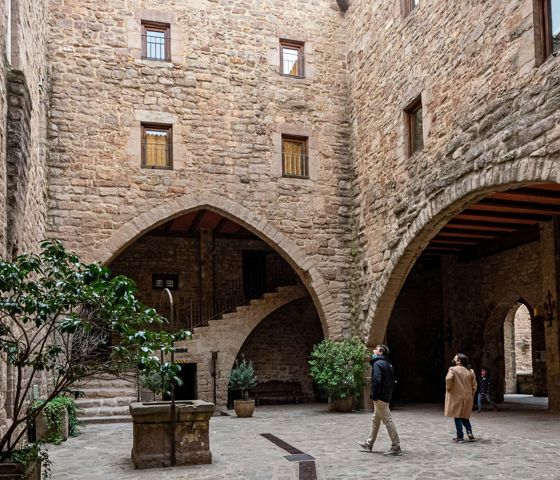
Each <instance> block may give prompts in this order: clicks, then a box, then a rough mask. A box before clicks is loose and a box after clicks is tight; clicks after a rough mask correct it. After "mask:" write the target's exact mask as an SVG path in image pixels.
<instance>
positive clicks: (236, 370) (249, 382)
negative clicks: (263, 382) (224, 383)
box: [229, 359, 257, 400]
mask: <svg viewBox="0 0 560 480" xmlns="http://www.w3.org/2000/svg"><path fill="white" fill-rule="evenodd" d="M256 381H257V377H256V376H255V370H254V369H253V363H252V362H247V360H245V359H243V360H241V362H239V361H238V360H235V367H233V368H232V369H231V372H230V373H229V387H230V388H235V389H238V390H241V395H242V397H243V400H248V399H249V389H250V388H252V387H254V386H255V384H256Z"/></svg>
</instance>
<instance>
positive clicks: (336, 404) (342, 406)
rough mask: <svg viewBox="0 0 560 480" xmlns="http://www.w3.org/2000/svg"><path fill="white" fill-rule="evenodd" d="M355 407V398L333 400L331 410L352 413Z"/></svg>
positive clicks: (330, 405)
mask: <svg viewBox="0 0 560 480" xmlns="http://www.w3.org/2000/svg"><path fill="white" fill-rule="evenodd" d="M353 406H354V397H346V398H335V399H331V402H330V404H329V410H331V411H333V412H342V413H346V412H350V411H352V407H353Z"/></svg>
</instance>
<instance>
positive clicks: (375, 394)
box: [369, 355, 395, 403]
mask: <svg viewBox="0 0 560 480" xmlns="http://www.w3.org/2000/svg"><path fill="white" fill-rule="evenodd" d="M369 363H371V398H372V399H373V400H381V401H383V402H387V403H389V402H390V401H391V396H392V395H393V389H394V388H395V375H394V373H393V366H392V365H391V364H390V363H389V362H388V361H387V360H386V359H385V357H384V356H383V355H378V356H377V357H375V358H372V359H371V360H370V361H369Z"/></svg>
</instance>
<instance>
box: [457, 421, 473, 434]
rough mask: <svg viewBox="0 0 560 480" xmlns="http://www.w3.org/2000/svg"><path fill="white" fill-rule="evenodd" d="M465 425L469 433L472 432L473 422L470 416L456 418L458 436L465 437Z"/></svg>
mask: <svg viewBox="0 0 560 480" xmlns="http://www.w3.org/2000/svg"><path fill="white" fill-rule="evenodd" d="M463 425H464V426H465V428H466V430H467V435H468V434H469V433H472V427H471V422H470V421H469V419H468V418H455V429H456V430H457V438H463Z"/></svg>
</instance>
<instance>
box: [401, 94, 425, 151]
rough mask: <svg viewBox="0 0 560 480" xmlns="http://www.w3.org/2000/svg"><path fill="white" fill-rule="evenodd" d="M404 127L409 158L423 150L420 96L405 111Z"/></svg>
mask: <svg viewBox="0 0 560 480" xmlns="http://www.w3.org/2000/svg"><path fill="white" fill-rule="evenodd" d="M405 127H406V130H407V137H408V155H409V156H410V155H413V154H414V153H416V152H417V151H419V150H422V148H424V129H423V124H422V98H421V97H420V96H418V98H416V99H415V100H414V101H413V102H412V103H411V104H410V105H409V106H408V107H407V108H406V109H405Z"/></svg>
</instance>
